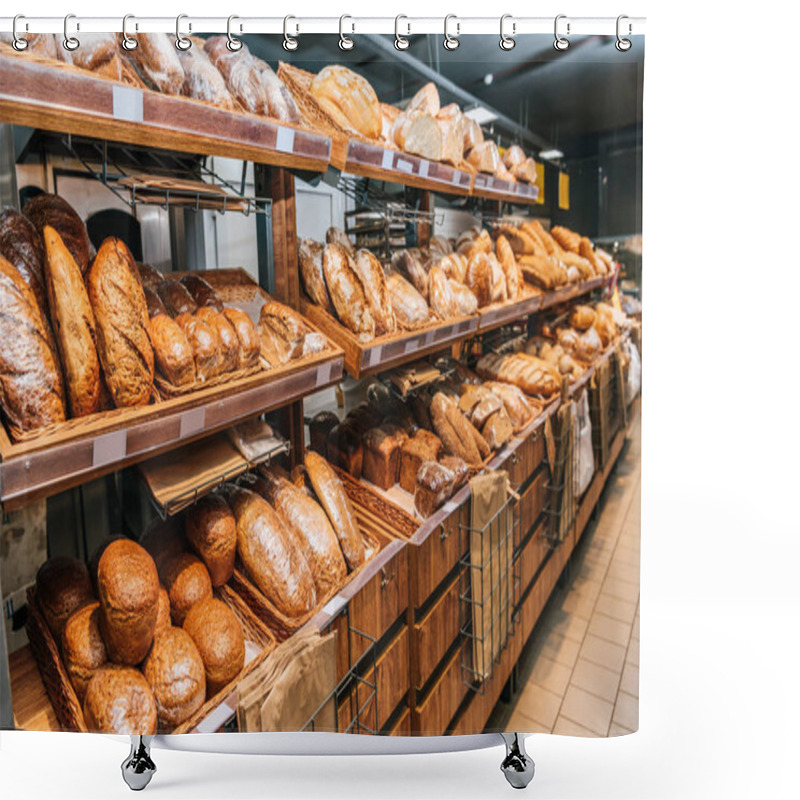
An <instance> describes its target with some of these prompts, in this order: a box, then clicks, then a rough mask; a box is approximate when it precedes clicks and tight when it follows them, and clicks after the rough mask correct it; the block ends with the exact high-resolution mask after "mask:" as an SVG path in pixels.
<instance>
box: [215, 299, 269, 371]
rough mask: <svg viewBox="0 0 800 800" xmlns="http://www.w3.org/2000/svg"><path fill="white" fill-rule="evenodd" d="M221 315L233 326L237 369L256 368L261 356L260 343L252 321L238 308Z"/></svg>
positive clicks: (228, 309)
mask: <svg viewBox="0 0 800 800" xmlns="http://www.w3.org/2000/svg"><path fill="white" fill-rule="evenodd" d="M222 313H223V314H224V315H225V318H226V319H227V320H228V322H230V324H231V325H232V326H233V330H234V332H235V333H236V338H237V339H238V340H239V369H248V368H250V367H255V366H257V365H258V358H259V355H260V354H261V342H260V341H259V338H258V330H257V329H256V326H255V325H254V324H253V320H251V319H250V317H249V316H248V314H247V313H246V312H244V311H242V310H241V309H239V308H226V309H224V310H223V312H222Z"/></svg>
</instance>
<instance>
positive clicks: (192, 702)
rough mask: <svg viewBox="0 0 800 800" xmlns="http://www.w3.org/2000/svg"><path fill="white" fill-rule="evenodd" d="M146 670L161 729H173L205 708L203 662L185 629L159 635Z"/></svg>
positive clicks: (148, 659)
mask: <svg viewBox="0 0 800 800" xmlns="http://www.w3.org/2000/svg"><path fill="white" fill-rule="evenodd" d="M143 670H144V677H145V678H146V679H147V682H148V683H149V684H150V686H151V687H152V689H153V695H154V696H155V699H156V709H157V710H158V727H159V729H160V730H164V731H169V730H172V729H173V728H175V727H176V726H178V725H180V724H181V723H182V722H184V721H185V720H187V719H188V718H189V717H191V716H192V714H194V712H195V711H197V709H198V708H200V706H201V705H203V702H204V701H205V699H206V673H205V668H204V667H203V659H202V658H201V657H200V653H198V652H197V647H195V644H194V642H193V641H192V637H191V636H189V634H188V633H186V631H185V630H183V628H167V630H166V631H164V632H163V633H159V634H158V636H157V637H156V639H155V641H154V642H153V646H152V648H150V652H149V653H148V655H147V659H146V660H145V662H144V666H143Z"/></svg>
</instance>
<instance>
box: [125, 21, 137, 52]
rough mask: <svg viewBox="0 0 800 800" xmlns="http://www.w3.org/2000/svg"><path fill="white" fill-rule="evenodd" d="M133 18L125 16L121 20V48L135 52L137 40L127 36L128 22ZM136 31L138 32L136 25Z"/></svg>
mask: <svg viewBox="0 0 800 800" xmlns="http://www.w3.org/2000/svg"><path fill="white" fill-rule="evenodd" d="M133 18H134V16H133V14H126V15H125V16H124V17H123V18H122V46H123V47H124V48H125V49H126V50H135V49H136V48H137V47H138V46H139V42H138V40H137V39H134V38H133V37H132V36H128V20H129V19H133ZM136 30H139V26H138V25H137V26H136Z"/></svg>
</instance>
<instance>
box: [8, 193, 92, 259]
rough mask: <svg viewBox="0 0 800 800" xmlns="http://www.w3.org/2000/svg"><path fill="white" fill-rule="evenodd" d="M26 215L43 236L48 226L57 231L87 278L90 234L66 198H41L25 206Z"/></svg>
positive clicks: (51, 195) (48, 195)
mask: <svg viewBox="0 0 800 800" xmlns="http://www.w3.org/2000/svg"><path fill="white" fill-rule="evenodd" d="M23 213H24V214H25V216H26V217H27V218H28V219H29V220H30V221H31V222H32V223H33V225H34V227H35V228H36V229H37V230H38V231H39V233H40V234H41V235H44V229H45V226H46V225H49V226H50V227H51V228H53V229H54V230H55V231H57V232H58V235H59V237H60V238H61V240H62V242H63V244H64V246H65V247H66V248H67V250H69V252H70V255H71V256H72V258H73V260H74V261H75V263H76V264H77V265H78V269H79V270H80V273H81V275H85V274H86V270H88V269H89V256H90V253H91V248H92V246H91V242H90V241H89V234H88V233H87V232H86V226H85V225H84V224H83V220H82V219H81V218H80V217H79V216H78V212H77V211H75V209H74V208H73V207H72V206H71V205H70V204H69V203H68V202H67V201H66V200H65V199H64V198H63V197H59V196H58V195H55V194H38V195H36V197H34V198H32V199H31V200H29V201H28V202H27V203H26V204H25V208H24V209H23Z"/></svg>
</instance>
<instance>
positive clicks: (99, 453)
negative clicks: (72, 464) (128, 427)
mask: <svg viewBox="0 0 800 800" xmlns="http://www.w3.org/2000/svg"><path fill="white" fill-rule="evenodd" d="M127 443H128V436H127V431H112V432H111V433H104V434H103V435H102V436H98V437H97V438H96V439H95V440H94V445H93V446H92V466H93V467H104V466H106V464H113V463H114V462H115V461H122V459H123V458H125V455H126V453H127Z"/></svg>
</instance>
